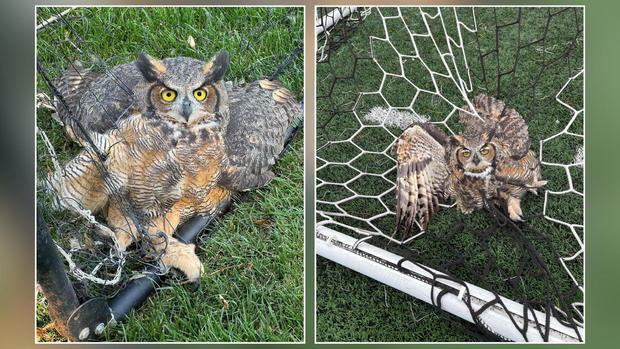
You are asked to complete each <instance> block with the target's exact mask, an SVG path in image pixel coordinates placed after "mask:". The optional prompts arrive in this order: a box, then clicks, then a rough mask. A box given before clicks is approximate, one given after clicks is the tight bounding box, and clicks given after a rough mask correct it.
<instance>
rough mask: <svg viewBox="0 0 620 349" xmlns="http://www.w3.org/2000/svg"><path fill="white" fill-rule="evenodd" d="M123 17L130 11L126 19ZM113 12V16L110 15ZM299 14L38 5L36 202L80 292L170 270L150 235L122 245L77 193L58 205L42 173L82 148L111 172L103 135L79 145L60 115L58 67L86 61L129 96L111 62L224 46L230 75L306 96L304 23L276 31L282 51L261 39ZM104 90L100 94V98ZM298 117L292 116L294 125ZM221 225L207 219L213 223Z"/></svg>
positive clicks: (140, 221) (110, 291)
mask: <svg viewBox="0 0 620 349" xmlns="http://www.w3.org/2000/svg"><path fill="white" fill-rule="evenodd" d="M106 16H108V17H106ZM125 16H127V18H131V20H126V21H123V17H125ZM231 16H234V17H235V18H237V21H236V22H234V23H230V27H229V28H215V27H214V26H206V27H204V26H202V27H199V26H197V25H196V23H202V24H204V23H221V22H222V21H223V19H222V18H229V17H231ZM113 17H116V19H114V20H112V18H113ZM136 18H137V20H136ZM302 18H303V11H302V10H301V9H299V8H262V9H246V8H106V9H101V8H77V9H75V8H60V7H38V8H37V11H36V25H37V57H36V60H37V72H38V74H37V96H36V97H37V123H36V125H37V130H36V131H37V136H36V137H37V142H36V146H37V207H38V209H39V210H40V211H41V212H42V214H43V216H44V218H45V221H46V223H47V225H48V227H49V230H50V233H51V234H52V237H53V238H54V240H55V242H56V244H57V247H58V251H59V252H60V254H61V255H62V256H63V257H64V260H65V261H66V264H67V269H68V273H69V275H70V276H71V280H72V281H73V282H74V287H75V288H76V290H77V291H78V296H79V297H81V298H82V300H84V299H85V298H89V297H96V296H104V297H111V296H113V295H114V294H115V293H116V292H117V291H118V290H120V289H121V288H122V287H123V286H124V285H125V284H126V283H127V282H128V281H129V280H130V278H131V276H132V274H133V273H136V272H141V271H142V270H144V268H145V267H146V266H154V267H156V268H158V270H160V272H162V273H164V272H165V270H164V268H163V266H162V265H161V263H159V256H160V255H161V253H162V252H159V253H153V250H154V249H153V246H152V243H151V242H150V239H140V238H139V239H138V243H137V244H135V245H136V246H135V247H132V248H130V249H128V250H127V251H126V252H125V253H123V252H121V251H120V249H119V246H118V243H117V241H116V239H115V237H114V234H111V231H110V229H109V228H108V227H107V225H106V223H105V220H104V218H103V216H102V215H101V213H93V212H90V211H88V210H85V209H83V207H82V205H81V203H80V202H72V203H71V202H70V203H67V204H68V205H71V206H72V207H73V210H72V211H69V210H62V209H59V202H58V200H59V198H60V199H62V198H63V195H62V193H56V192H53V190H52V189H51V188H50V186H49V185H48V183H46V181H48V180H49V178H50V173H53V172H54V171H55V170H57V169H59V168H61V169H62V167H63V166H64V165H65V164H66V163H67V162H68V161H69V160H70V159H72V158H74V157H75V156H76V155H77V154H78V153H79V152H80V151H81V150H82V149H83V147H87V148H90V149H92V150H93V152H92V154H91V156H90V157H89V158H88V159H86V161H89V162H92V163H94V164H95V165H96V167H97V169H98V170H99V171H100V172H101V175H102V177H103V178H104V181H106V182H108V183H109V182H111V181H113V179H112V178H110V176H109V175H108V174H107V173H106V171H105V167H104V166H103V165H102V162H101V157H100V156H99V154H100V153H101V148H100V146H101V144H100V143H98V140H97V139H87V140H86V142H85V143H84V145H83V147H82V146H81V145H79V144H77V143H75V142H73V141H71V139H70V138H69V137H68V136H67V134H66V133H65V129H64V126H63V125H62V124H61V123H60V122H59V120H56V119H55V112H56V110H55V107H58V106H59V105H60V106H61V107H62V105H63V104H64V103H65V102H66V101H63V99H62V97H61V96H60V94H59V91H58V89H59V87H58V85H57V82H56V78H57V77H58V76H59V74H61V73H62V72H64V71H66V70H67V69H69V68H84V69H89V70H91V71H95V72H98V73H100V74H104V75H107V76H109V77H110V78H112V80H111V81H112V82H111V84H114V85H116V86H111V88H115V89H117V90H120V91H121V92H120V93H119V94H118V97H119V98H120V99H124V98H127V99H132V92H131V91H130V90H129V89H128V88H126V86H123V84H122V82H121V81H120V80H119V79H118V77H115V76H114V75H113V74H112V72H111V68H112V67H114V66H116V65H118V64H121V63H126V62H130V61H133V60H135V59H136V57H137V55H138V53H140V52H147V53H149V54H150V55H151V56H153V57H156V58H164V57H172V56H186V57H195V58H199V59H202V60H204V61H208V60H209V59H210V58H211V57H212V56H213V55H214V54H215V53H217V52H218V51H219V50H220V49H226V50H228V51H229V52H230V53H231V57H232V60H233V61H232V62H231V64H230V65H229V69H228V72H227V74H226V76H225V78H226V79H227V80H232V83H233V84H235V85H241V86H242V85H244V84H245V83H246V82H250V81H254V80H257V79H259V78H263V77H269V78H271V79H273V78H278V79H279V80H280V81H282V82H283V83H284V84H285V85H286V86H287V87H289V89H290V90H291V91H292V92H293V93H294V94H295V95H296V96H297V97H298V98H300V97H301V96H302V93H303V86H302V82H300V81H303V79H299V78H298V76H297V75H296V74H298V73H299V72H300V71H303V68H302V67H303V55H301V54H300V53H301V52H302V51H303V36H302V35H297V33H301V30H298V31H294V33H293V34H291V35H290V37H286V38H280V39H281V40H287V43H286V44H287V45H288V46H287V45H282V46H281V49H280V51H275V52H274V51H272V50H271V49H270V48H269V47H268V45H261V44H260V43H261V41H262V40H266V41H273V39H274V38H275V37H278V38H279V37H280V35H281V33H282V31H283V29H282V28H291V27H295V28H300V23H301V20H302ZM119 23H121V24H119ZM257 23H261V24H260V25H258V24H257ZM135 26H140V28H138V29H136V27H135ZM162 28H165V31H162ZM218 30H219V31H222V30H227V33H228V34H229V35H228V37H230V39H229V40H230V41H229V42H228V41H225V40H222V41H217V42H215V41H213V38H214V37H216V35H215V34H214V33H213V31H218ZM291 32H293V31H291ZM162 33H165V34H162ZM217 37H221V35H218V36H217ZM291 42H292V44H291V45H289V43H291ZM218 45H219V46H218ZM287 47H293V49H290V50H289V49H288V48H287ZM116 54H118V55H116ZM89 92H90V91H89ZM90 93H92V92H90ZM102 98H104V96H96V99H97V100H101V99H102ZM54 99H56V100H57V102H56V103H54ZM302 124H303V122H301V123H300V122H298V123H296V125H295V126H296V129H295V131H294V132H295V133H296V132H297V131H299V129H300V128H301V127H302ZM83 128H84V125H81V124H80V123H79V122H75V123H74V124H72V125H70V127H69V129H70V131H71V132H73V133H74V134H82V132H80V131H81V130H82V129H83ZM291 136H293V137H294V134H292V135H291ZM115 199H116V200H118V201H119V202H122V204H120V205H119V208H120V210H121V211H122V214H123V215H124V216H125V217H126V219H128V220H130V221H132V222H134V223H135V224H136V226H138V228H139V230H140V232H139V233H140V234H148V233H147V232H146V229H140V227H142V228H144V226H145V225H146V224H148V221H147V220H145V218H144V217H140V214H139V212H138V211H137V210H135V209H134V208H133V206H132V202H131V200H130V199H129V198H128V197H116V198H115ZM241 199H243V197H241V198H235V200H241ZM215 229H216V227H214V226H211V227H210V228H207V232H211V231H214V230H215ZM182 278H183V277H182Z"/></svg>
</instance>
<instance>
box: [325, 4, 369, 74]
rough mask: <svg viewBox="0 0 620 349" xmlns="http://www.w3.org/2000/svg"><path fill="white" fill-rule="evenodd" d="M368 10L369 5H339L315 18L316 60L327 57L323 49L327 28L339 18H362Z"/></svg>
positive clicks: (327, 35) (326, 40)
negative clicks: (317, 54) (317, 53)
mask: <svg viewBox="0 0 620 349" xmlns="http://www.w3.org/2000/svg"><path fill="white" fill-rule="evenodd" d="M370 11H371V8H370V7H357V6H346V7H339V8H337V9H335V10H333V11H331V12H330V13H328V14H326V15H325V16H323V17H321V18H316V19H315V24H314V27H315V31H316V46H315V47H316V48H317V52H319V56H318V57H317V62H323V61H324V60H325V59H327V54H326V53H325V49H326V48H327V44H328V43H329V39H330V35H331V34H330V31H329V28H331V27H333V26H334V25H335V24H336V23H338V22H339V21H340V20H347V21H351V20H358V21H359V20H362V19H364V18H366V17H367V16H368V15H369V14H370Z"/></svg>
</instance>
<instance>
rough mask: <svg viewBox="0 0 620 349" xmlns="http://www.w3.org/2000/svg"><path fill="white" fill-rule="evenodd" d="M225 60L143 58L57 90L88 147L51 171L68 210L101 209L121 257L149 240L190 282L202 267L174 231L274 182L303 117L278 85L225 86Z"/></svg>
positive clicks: (66, 118)
mask: <svg viewBox="0 0 620 349" xmlns="http://www.w3.org/2000/svg"><path fill="white" fill-rule="evenodd" d="M228 63H229V58H228V54H227V53H226V52H225V51H221V52H219V53H218V54H217V55H215V56H214V57H213V59H211V60H210V61H209V62H203V61H200V60H197V59H193V58H187V57H176V58H166V59H163V60H157V59H154V58H152V57H150V56H148V55H146V54H141V55H140V56H139V57H138V59H137V60H136V61H135V62H131V63H127V64H122V65H118V66H115V67H113V68H111V69H110V71H109V72H108V73H107V74H101V73H97V72H95V71H91V70H87V69H83V68H81V67H79V66H75V67H72V68H70V69H69V70H67V71H66V72H64V73H62V74H61V75H60V76H59V77H58V78H57V80H56V84H55V86H56V89H57V91H58V95H59V96H57V97H58V99H57V103H56V110H57V114H58V117H59V118H60V120H61V121H62V122H63V123H64V125H65V129H66V131H67V133H68V134H69V136H70V137H71V138H72V139H73V140H75V141H76V142H78V143H79V144H80V145H81V146H82V147H83V149H82V150H81V152H80V153H79V154H78V155H77V156H75V157H74V158H73V159H71V160H70V161H69V162H68V163H67V164H66V165H64V167H63V168H61V169H60V170H58V171H56V172H54V173H52V174H51V175H50V176H49V183H50V185H51V187H52V188H53V190H54V191H55V193H57V196H58V200H57V201H58V203H59V205H60V206H61V207H63V208H68V209H72V208H80V209H82V208H85V209H88V210H90V211H92V212H95V211H102V212H103V214H104V217H105V219H106V221H107V224H108V225H109V226H110V227H111V228H112V230H113V231H114V234H115V237H116V239H117V241H118V243H119V245H120V248H121V249H122V250H125V249H126V248H127V247H128V246H129V245H130V244H132V243H133V242H138V241H140V240H148V246H149V247H150V249H152V250H154V252H153V253H156V254H158V255H161V261H162V262H163V263H164V265H165V266H166V267H174V268H177V269H180V270H181V271H182V272H183V273H185V274H186V275H187V277H188V278H189V279H190V280H193V281H195V280H197V279H198V277H199V275H200V273H201V272H202V270H203V267H202V264H201V262H200V260H199V259H198V257H197V256H196V254H195V251H194V249H195V246H194V245H193V244H185V243H183V242H181V241H179V240H177V239H176V238H175V237H174V236H173V233H174V232H175V230H176V228H177V227H178V226H179V225H180V224H182V223H184V222H185V221H187V220H188V219H190V218H192V217H194V216H197V215H214V214H216V213H217V212H218V211H219V210H220V209H221V208H222V207H223V206H225V205H226V204H227V203H228V201H229V200H230V198H231V195H232V194H233V193H235V192H237V191H242V190H247V189H252V188H257V187H261V186H264V185H266V184H267V183H269V181H270V180H271V179H272V178H273V176H274V174H273V172H272V171H271V170H270V168H271V166H272V165H273V164H274V163H275V159H276V157H277V156H278V154H279V153H280V152H281V151H282V149H283V143H284V138H285V133H286V130H287V128H288V127H289V126H290V124H291V123H292V122H293V121H294V120H295V119H296V118H298V117H299V116H300V115H301V108H300V105H299V103H298V102H297V101H296V99H295V97H294V96H293V94H292V93H291V92H290V91H288V90H287V89H286V88H284V87H283V86H282V84H281V83H280V82H279V81H275V80H274V81H270V80H259V81H255V82H253V83H250V84H249V85H247V86H246V87H245V88H237V87H233V86H232V84H228V83H224V81H223V76H224V73H225V72H226V70H227V67H228Z"/></svg>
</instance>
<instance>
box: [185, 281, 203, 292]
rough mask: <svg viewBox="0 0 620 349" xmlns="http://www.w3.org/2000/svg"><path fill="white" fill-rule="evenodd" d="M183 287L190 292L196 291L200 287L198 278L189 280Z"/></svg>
mask: <svg viewBox="0 0 620 349" xmlns="http://www.w3.org/2000/svg"><path fill="white" fill-rule="evenodd" d="M185 287H186V288H187V290H188V291H190V292H196V291H198V290H199V289H200V281H199V280H194V281H189V282H188V283H187V286H185Z"/></svg>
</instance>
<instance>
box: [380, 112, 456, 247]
mask: <svg viewBox="0 0 620 349" xmlns="http://www.w3.org/2000/svg"><path fill="white" fill-rule="evenodd" d="M447 139H448V137H447V136H446V134H445V133H444V132H443V131H442V130H441V129H439V128H437V127H436V126H434V125H431V124H422V123H415V124H413V125H412V126H410V127H409V128H407V129H406V130H405V131H404V132H403V134H402V135H401V136H400V137H399V138H398V139H397V140H396V142H395V143H394V145H393V146H392V154H394V155H396V159H397V161H398V168H397V173H396V229H398V227H399V226H400V224H401V222H402V221H403V220H404V221H405V236H407V235H409V231H410V230H411V225H412V223H413V220H414V219H415V218H416V216H417V218H418V222H419V223H420V224H421V225H422V228H424V229H426V226H427V225H428V222H429V221H430V219H431V217H432V216H433V214H435V212H437V210H438V209H439V200H440V199H443V193H444V189H445V183H446V179H447V177H448V167H447V164H446V160H445V150H444V145H446V144H447Z"/></svg>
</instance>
